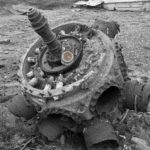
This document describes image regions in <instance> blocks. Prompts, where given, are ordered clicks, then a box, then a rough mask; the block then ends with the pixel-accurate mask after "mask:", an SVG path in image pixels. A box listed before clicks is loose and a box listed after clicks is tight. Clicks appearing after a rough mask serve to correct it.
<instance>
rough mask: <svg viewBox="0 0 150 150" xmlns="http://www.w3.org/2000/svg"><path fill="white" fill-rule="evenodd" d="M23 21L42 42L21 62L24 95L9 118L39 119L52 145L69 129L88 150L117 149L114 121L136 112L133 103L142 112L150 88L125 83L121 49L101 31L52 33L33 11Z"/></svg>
mask: <svg viewBox="0 0 150 150" xmlns="http://www.w3.org/2000/svg"><path fill="white" fill-rule="evenodd" d="M27 15H28V18H29V21H30V22H31V25H32V27H33V29H34V30H35V32H36V33H37V34H39V35H40V37H41V38H40V39H38V40H37V41H36V42H35V43H33V44H32V46H31V47H30V48H29V50H28V51H27V53H26V54H25V55H24V57H23V60H22V64H21V67H20V71H19V75H20V80H21V87H22V91H23V95H21V94H19V95H17V96H15V97H14V98H13V100H12V102H11V103H10V105H9V110H10V112H12V113H13V114H14V115H16V116H18V117H24V118H26V119H31V118H32V117H34V116H36V115H37V116H39V117H38V118H40V119H39V123H38V128H39V131H40V132H41V133H42V134H43V135H44V136H46V137H47V138H48V139H49V140H50V141H53V140H55V139H56V138H57V137H58V136H60V135H61V134H62V133H63V132H64V130H66V129H67V130H71V131H72V132H75V133H82V134H83V137H84V139H85V143H86V146H87V148H88V149H93V148H94V147H97V146H98V145H99V144H100V143H102V142H106V143H107V142H109V141H111V142H113V143H114V145H115V146H118V139H117V136H116V135H115V132H114V129H113V126H112V120H114V119H117V117H118V115H119V114H120V113H121V112H122V110H123V108H125V107H126V108H130V109H134V107H135V99H136V105H137V109H138V110H139V111H146V109H147V106H148V102H149V89H150V86H149V82H145V83H143V84H139V83H138V81H132V80H130V79H129V77H128V75H127V67H126V64H125V62H124V58H123V56H122V53H121V46H120V45H119V44H117V43H114V42H113V40H110V38H109V37H108V36H107V33H103V32H102V31H101V30H100V29H94V27H89V26H87V25H85V24H80V23H68V24H63V25H60V26H58V27H56V28H54V29H52V30H51V29H50V27H49V25H48V23H47V20H46V19H45V17H44V16H43V15H42V14H41V13H40V12H39V11H37V10H36V9H30V10H29V11H28V13H27ZM131 91H132V93H131ZM135 97H136V98H135Z"/></svg>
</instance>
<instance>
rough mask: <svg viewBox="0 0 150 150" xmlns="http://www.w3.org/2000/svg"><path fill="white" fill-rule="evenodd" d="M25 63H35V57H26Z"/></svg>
mask: <svg viewBox="0 0 150 150" xmlns="http://www.w3.org/2000/svg"><path fill="white" fill-rule="evenodd" d="M27 61H28V62H29V63H35V61H36V58H35V57H28V58H27Z"/></svg>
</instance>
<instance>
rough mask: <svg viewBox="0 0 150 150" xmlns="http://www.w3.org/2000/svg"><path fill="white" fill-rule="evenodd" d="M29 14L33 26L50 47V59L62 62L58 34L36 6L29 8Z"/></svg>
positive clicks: (50, 60)
mask: <svg viewBox="0 0 150 150" xmlns="http://www.w3.org/2000/svg"><path fill="white" fill-rule="evenodd" d="M27 15H28V19H29V21H30V23H31V25H32V28H33V29H34V30H35V31H36V33H37V34H38V35H40V36H41V37H42V39H43V41H44V42H45V43H46V44H47V46H48V48H49V51H48V61H49V62H52V63H56V62H60V60H61V49H62V48H61V43H60V42H59V40H57V38H56V34H55V33H54V32H53V31H52V30H51V29H50V27H49V25H48V22H47V19H46V18H45V17H44V16H43V15H42V14H41V13H40V12H39V11H38V10H36V9H34V8H31V9H29V10H28V13H27Z"/></svg>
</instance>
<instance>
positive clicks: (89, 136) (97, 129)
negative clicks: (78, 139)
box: [83, 120, 119, 150]
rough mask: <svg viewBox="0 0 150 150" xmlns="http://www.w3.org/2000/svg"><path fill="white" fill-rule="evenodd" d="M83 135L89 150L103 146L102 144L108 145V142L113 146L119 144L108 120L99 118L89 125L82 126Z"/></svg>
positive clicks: (115, 146)
mask: <svg viewBox="0 0 150 150" xmlns="http://www.w3.org/2000/svg"><path fill="white" fill-rule="evenodd" d="M83 135H84V139H85V143H86V146H87V148H88V149H89V150H94V148H95V149H96V148H100V147H101V146H102V145H103V146H104V144H105V146H108V145H107V144H109V142H110V143H111V144H112V147H113V148H117V147H118V146H119V143H118V138H117V136H116V135H115V132H114V129H113V127H112V125H111V123H110V122H109V121H108V120H102V121H101V120H99V121H96V123H91V126H88V127H86V128H84V130H83Z"/></svg>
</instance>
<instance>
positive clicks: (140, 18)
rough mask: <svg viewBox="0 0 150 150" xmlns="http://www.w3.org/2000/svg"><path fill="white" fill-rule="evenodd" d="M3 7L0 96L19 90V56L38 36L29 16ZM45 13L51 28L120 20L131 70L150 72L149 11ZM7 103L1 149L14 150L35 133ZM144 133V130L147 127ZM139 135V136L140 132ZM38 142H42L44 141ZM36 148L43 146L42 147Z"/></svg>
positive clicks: (0, 119) (0, 120)
mask: <svg viewBox="0 0 150 150" xmlns="http://www.w3.org/2000/svg"><path fill="white" fill-rule="evenodd" d="M1 10H2V11H0V17H1V18H0V41H3V40H5V41H6V42H4V43H0V96H3V95H11V94H14V93H17V92H18V91H20V88H19V86H18V80H19V79H18V75H17V71H18V68H19V65H20V59H21V57H22V56H23V54H24V53H25V52H26V50H27V49H28V48H29V46H30V44H31V43H32V42H33V41H34V40H35V39H37V38H38V35H37V34H36V33H35V32H34V31H33V30H32V29H31V26H30V24H29V22H28V19H27V17H26V16H24V15H18V14H12V13H10V12H9V11H4V10H3V9H1ZM42 12H43V14H45V15H46V17H47V18H48V20H49V23H50V25H51V27H54V26H56V25H59V24H62V23H66V22H68V21H80V22H82V23H84V22H87V21H88V24H89V25H92V23H93V22H94V19H96V18H98V19H102V20H106V21H112V20H113V21H117V22H118V23H119V25H120V30H121V32H120V33H119V34H118V35H117V37H116V39H115V40H116V41H118V42H119V43H121V45H122V47H123V54H124V57H125V61H126V63H127V65H128V67H129V72H130V73H131V74H134V75H135V76H149V75H150V38H149V37H150V12H116V11H104V10H100V9H96V10H95V9H68V8H63V9H55V10H42ZM8 103H9V102H7V103H4V104H1V105H0V114H1V115H0V149H3V150H5V149H6V150H11V149H13V147H15V146H16V145H17V144H18V143H19V142H20V143H23V142H24V141H26V140H27V137H29V136H30V137H31V136H32V135H33V134H34V133H33V134H31V133H30V131H29V128H26V127H25V125H26V123H24V122H23V121H20V120H19V119H16V118H15V117H14V116H13V115H11V114H10V113H9V112H8V110H7V105H8ZM28 125H29V124H27V126H28ZM30 128H32V126H30ZM147 130H148V129H147ZM142 131H143V130H142ZM143 132H144V133H145V130H144V131H143ZM148 132H149V131H148ZM138 133H139V132H138ZM144 133H143V135H144ZM137 136H138V137H139V135H138V134H137ZM146 138H147V137H146ZM33 143H34V142H33ZM39 143H40V144H41V145H42V144H43V142H42V141H40V142H39ZM37 147H38V148H39V149H43V148H41V147H40V146H37ZM37 147H36V148H37ZM16 149H17V148H16ZM20 149H21V148H20ZM28 149H29V148H28ZM28 149H26V150H28ZM47 149H55V148H52V147H51V148H47ZM71 149H72V148H71Z"/></svg>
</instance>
